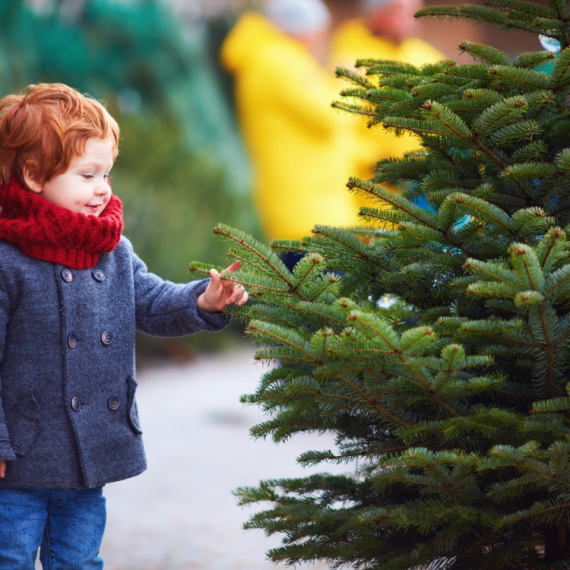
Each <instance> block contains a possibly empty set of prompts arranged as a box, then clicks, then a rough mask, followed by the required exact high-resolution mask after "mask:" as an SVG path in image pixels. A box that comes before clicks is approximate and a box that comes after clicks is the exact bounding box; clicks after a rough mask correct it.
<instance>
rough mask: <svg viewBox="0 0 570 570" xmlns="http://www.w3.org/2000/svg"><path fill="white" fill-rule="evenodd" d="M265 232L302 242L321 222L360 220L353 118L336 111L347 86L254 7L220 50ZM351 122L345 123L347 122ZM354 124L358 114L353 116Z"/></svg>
mask: <svg viewBox="0 0 570 570" xmlns="http://www.w3.org/2000/svg"><path fill="white" fill-rule="evenodd" d="M221 59H222V63H223V65H224V67H225V68H226V69H227V70H228V71H229V72H230V73H231V74H232V75H234V76H235V89H236V93H235V95H236V104H237V110H238V116H239V120H240V125H241V129H242V133H243V136H244V139H245V143H246V146H247V147H248V150H249V154H250V157H251V160H252V163H253V170H254V196H255V201H256V204H257V207H258V209H259V213H260V217H261V221H262V224H263V228H264V230H265V232H266V235H267V237H269V238H271V239H273V238H280V239H299V238H301V237H303V236H307V235H309V234H310V230H311V228H312V227H313V226H314V225H315V224H317V223H319V224H327V225H334V226H350V225H354V224H355V223H357V217H356V213H357V211H358V207H357V203H356V198H355V196H354V195H352V194H351V193H350V192H349V191H348V190H347V188H346V182H347V181H348V178H349V176H350V175H351V174H353V173H354V162H353V156H354V154H353V153H354V150H353V148H352V145H351V139H350V136H351V135H350V134H348V135H347V136H344V135H343V131H346V130H348V131H349V132H350V129H351V127H350V121H351V119H350V117H344V116H342V115H341V114H339V113H337V112H335V111H334V110H333V109H331V107H330V104H331V102H332V101H333V100H334V99H337V98H338V92H339V91H340V90H341V89H342V84H340V82H338V81H334V80H333V78H332V77H331V76H330V74H328V73H327V71H326V70H324V69H323V68H322V67H321V66H320V65H319V64H318V63H317V61H316V60H315V59H314V58H313V57H312V56H311V55H310V54H309V52H308V51H306V50H305V48H303V47H302V46H301V45H300V44H298V43H297V42H295V41H294V40H292V39H290V38H288V37H287V36H286V35H284V34H283V33H281V32H280V31H279V30H278V29H277V28H276V27H275V26H273V24H272V23H271V22H270V21H269V20H267V19H266V18H265V17H264V16H262V15H261V14H259V13H256V12H248V13H245V14H244V15H242V17H241V18H240V19H239V21H238V22H237V24H236V26H235V27H234V28H233V29H232V31H231V32H230V34H229V35H228V37H227V38H226V40H225V42H224V44H223V45H222V50H221ZM347 121H348V123H347ZM352 121H353V119H352Z"/></svg>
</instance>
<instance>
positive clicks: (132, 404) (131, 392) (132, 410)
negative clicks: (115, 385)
mask: <svg viewBox="0 0 570 570" xmlns="http://www.w3.org/2000/svg"><path fill="white" fill-rule="evenodd" d="M137 386H138V384H137V383H136V381H135V380H134V378H131V377H130V376H129V377H128V378H127V419H128V420H129V424H130V426H131V428H132V430H133V431H134V432H135V433H136V434H139V435H140V434H141V433H142V430H141V426H140V423H139V413H138V410H137V401H136V399H135V392H136V390H137Z"/></svg>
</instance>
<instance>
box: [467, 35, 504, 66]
mask: <svg viewBox="0 0 570 570" xmlns="http://www.w3.org/2000/svg"><path fill="white" fill-rule="evenodd" d="M459 50H460V51H461V52H467V53H468V54H469V55H470V56H471V57H472V58H473V59H478V60H479V61H481V62H483V63H487V64H488V65H508V64H509V58H508V57H507V56H506V55H505V54H504V53H503V52H502V51H501V50H499V49H497V48H493V47H491V46H486V45H482V44H476V43H473V42H469V41H467V40H464V41H462V42H461V43H460V44H459Z"/></svg>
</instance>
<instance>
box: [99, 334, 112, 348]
mask: <svg viewBox="0 0 570 570" xmlns="http://www.w3.org/2000/svg"><path fill="white" fill-rule="evenodd" d="M101 341H102V342H103V344H107V345H108V344H111V343H112V342H113V335H112V334H111V333H110V332H109V331H105V332H104V333H103V334H102V335H101Z"/></svg>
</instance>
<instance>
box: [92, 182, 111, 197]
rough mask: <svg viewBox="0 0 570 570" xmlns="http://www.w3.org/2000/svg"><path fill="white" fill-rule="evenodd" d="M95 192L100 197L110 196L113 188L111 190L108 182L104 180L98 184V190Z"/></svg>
mask: <svg viewBox="0 0 570 570" xmlns="http://www.w3.org/2000/svg"><path fill="white" fill-rule="evenodd" d="M95 192H96V193H97V194H98V195H100V196H104V195H105V194H108V193H109V192H111V188H110V186H109V183H108V182H107V180H103V181H102V182H100V183H99V184H97V188H96V189H95Z"/></svg>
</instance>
